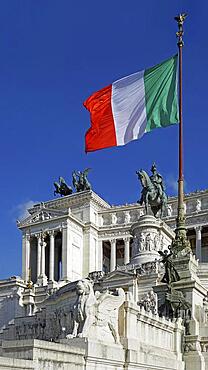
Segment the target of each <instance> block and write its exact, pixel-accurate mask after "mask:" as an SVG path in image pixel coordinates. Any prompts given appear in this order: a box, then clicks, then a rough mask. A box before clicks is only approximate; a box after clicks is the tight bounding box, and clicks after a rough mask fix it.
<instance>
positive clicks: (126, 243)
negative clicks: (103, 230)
mask: <svg viewBox="0 0 208 370" xmlns="http://www.w3.org/2000/svg"><path fill="white" fill-rule="evenodd" d="M118 241H121V239H120V238H119V239H116V238H115V239H108V240H105V241H103V242H108V243H110V268H109V270H110V272H111V271H114V270H115V269H116V266H117V259H116V249H117V242H118ZM122 241H123V244H124V260H123V263H124V264H125V265H126V264H127V263H129V262H130V241H131V238H130V237H125V238H123V239H122ZM102 249H103V248H102ZM102 253H103V251H102ZM102 260H104V256H102Z"/></svg>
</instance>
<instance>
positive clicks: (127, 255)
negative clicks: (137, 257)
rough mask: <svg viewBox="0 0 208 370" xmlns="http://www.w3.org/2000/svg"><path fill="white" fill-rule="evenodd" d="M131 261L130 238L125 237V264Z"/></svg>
mask: <svg viewBox="0 0 208 370" xmlns="http://www.w3.org/2000/svg"><path fill="white" fill-rule="evenodd" d="M129 261H130V238H129V237H127V238H124V264H125V265H126V264H127V263H129Z"/></svg>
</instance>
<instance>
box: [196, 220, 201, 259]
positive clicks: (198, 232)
mask: <svg viewBox="0 0 208 370" xmlns="http://www.w3.org/2000/svg"><path fill="white" fill-rule="evenodd" d="M195 230H196V258H197V259H198V260H199V262H201V260H202V252H201V230H202V227H201V226H196V227H195Z"/></svg>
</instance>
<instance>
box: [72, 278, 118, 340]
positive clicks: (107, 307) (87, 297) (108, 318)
mask: <svg viewBox="0 0 208 370" xmlns="http://www.w3.org/2000/svg"><path fill="white" fill-rule="evenodd" d="M76 292H77V299H76V302H75V305H74V312H73V320H74V326H73V331H72V334H68V335H67V338H73V337H90V336H92V337H93V334H92V332H93V329H96V339H98V340H99V339H103V332H108V333H111V336H113V339H114V341H115V343H119V333H118V309H119V307H120V306H121V305H122V304H123V302H124V299H125V293H124V290H123V289H122V288H118V289H116V291H115V292H110V291H109V290H106V291H105V292H102V293H101V292H98V291H96V292H95V293H94V291H93V284H92V282H91V281H90V280H88V279H82V280H80V281H78V283H77V286H76ZM90 334H91V335H90Z"/></svg>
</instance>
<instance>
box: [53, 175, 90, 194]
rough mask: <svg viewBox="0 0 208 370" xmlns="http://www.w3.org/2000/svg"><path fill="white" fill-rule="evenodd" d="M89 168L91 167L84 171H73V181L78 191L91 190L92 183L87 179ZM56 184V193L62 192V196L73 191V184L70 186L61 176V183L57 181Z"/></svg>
mask: <svg viewBox="0 0 208 370" xmlns="http://www.w3.org/2000/svg"><path fill="white" fill-rule="evenodd" d="M89 170H90V168H86V169H85V170H84V171H73V172H72V183H73V186H74V188H75V190H76V191H77V192H80V191H85V190H91V185H90V183H89V181H88V179H87V175H88V172H89ZM54 186H55V190H54V195H56V194H60V195H61V196H66V195H70V194H72V192H73V190H72V188H71V186H69V185H68V184H67V183H66V181H65V180H64V178H63V177H61V176H60V177H59V183H58V182H56V181H55V182H54Z"/></svg>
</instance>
